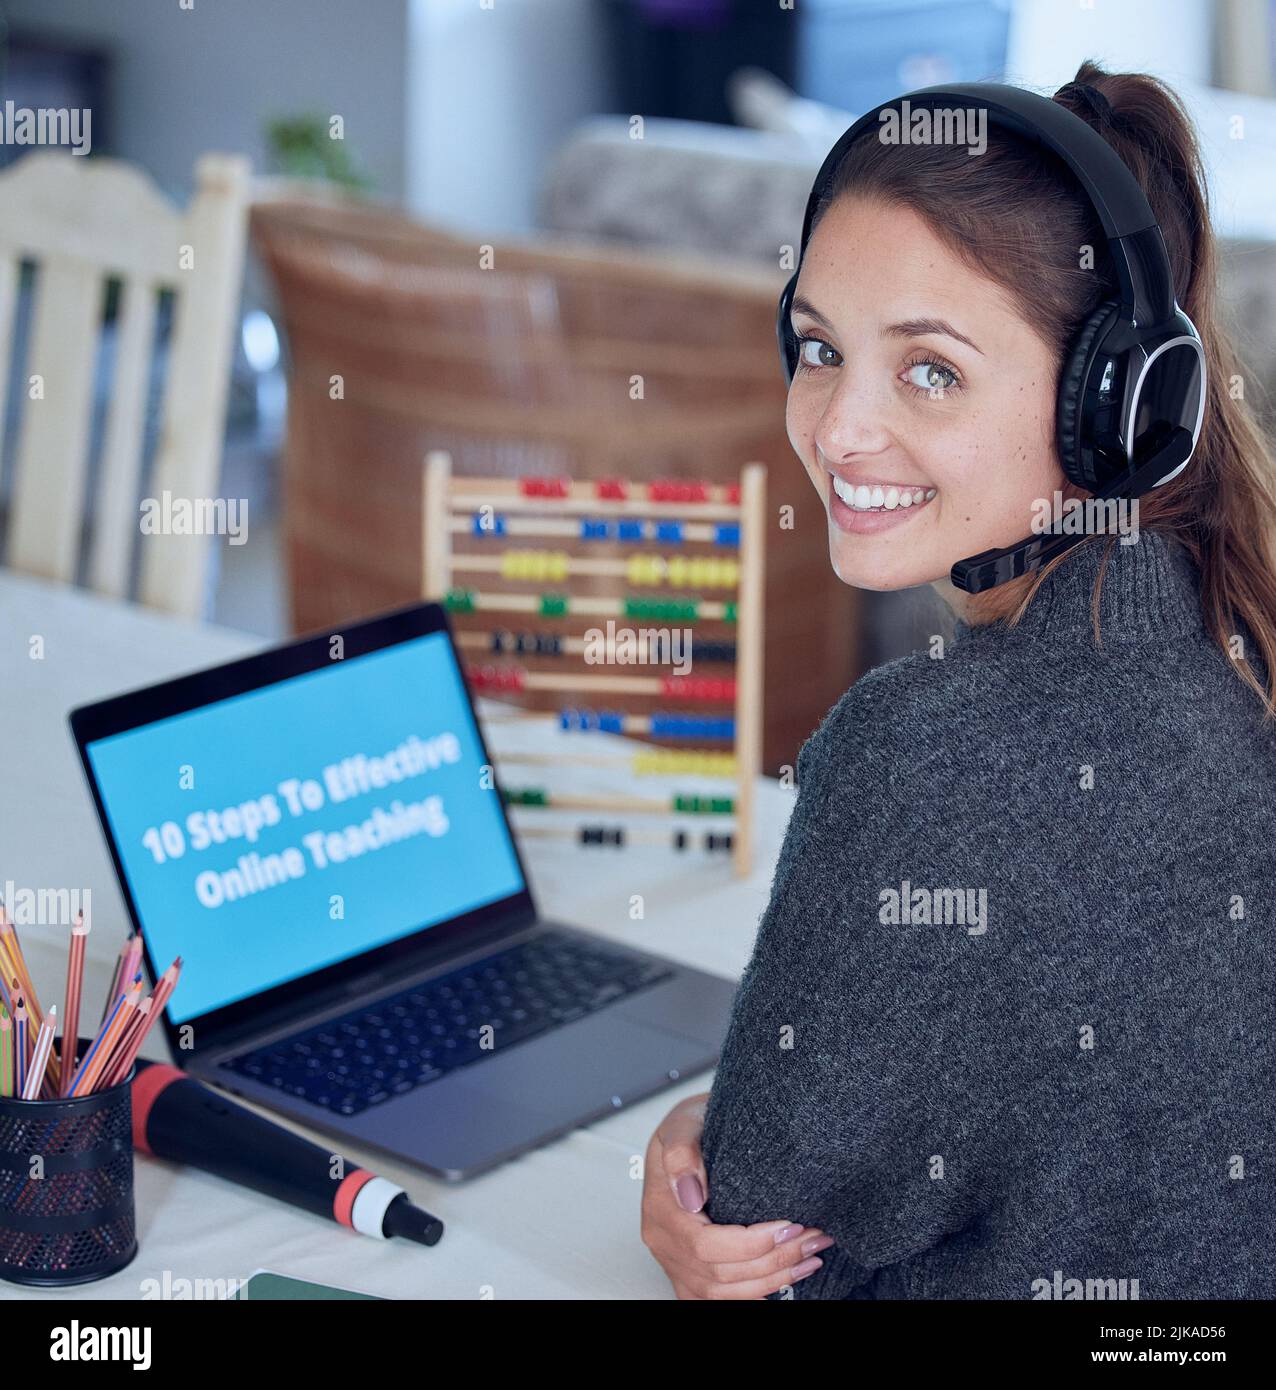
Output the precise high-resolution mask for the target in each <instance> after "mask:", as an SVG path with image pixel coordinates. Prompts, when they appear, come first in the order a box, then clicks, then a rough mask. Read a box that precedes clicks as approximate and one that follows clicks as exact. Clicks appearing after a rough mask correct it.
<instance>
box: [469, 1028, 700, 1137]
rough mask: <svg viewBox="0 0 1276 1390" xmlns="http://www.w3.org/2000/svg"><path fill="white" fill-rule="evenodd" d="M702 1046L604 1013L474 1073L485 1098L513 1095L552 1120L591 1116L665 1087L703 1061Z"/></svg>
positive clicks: (557, 1031)
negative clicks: (672, 1076)
mask: <svg viewBox="0 0 1276 1390" xmlns="http://www.w3.org/2000/svg"><path fill="white" fill-rule="evenodd" d="M704 1050H706V1049H704V1048H703V1047H702V1046H701V1045H700V1044H697V1043H693V1042H691V1041H689V1040H688V1039H687V1038H684V1037H679V1036H678V1035H676V1034H674V1033H667V1032H664V1031H663V1030H662V1029H659V1028H652V1027H650V1026H649V1025H647V1024H646V1023H640V1022H638V1021H637V1020H636V1019H632V1018H626V1017H624V1015H623V1014H621V1013H620V1012H619V1011H618V1010H616V1009H608V1010H605V1011H603V1012H602V1013H600V1014H596V1015H594V1016H593V1017H591V1018H584V1019H581V1020H579V1021H578V1022H576V1023H572V1024H569V1025H568V1026H567V1027H565V1028H558V1029H555V1030H554V1031H553V1032H552V1033H547V1034H545V1035H544V1036H543V1037H541V1038H538V1039H536V1040H535V1041H533V1042H531V1043H529V1044H527V1045H526V1046H523V1047H512V1048H510V1050H509V1051H508V1052H507V1053H506V1054H505V1055H504V1056H503V1057H502V1056H494V1057H492V1058H491V1059H490V1060H488V1061H486V1062H482V1063H480V1064H479V1065H478V1066H477V1067H475V1068H474V1069H473V1074H474V1084H475V1086H476V1087H478V1088H479V1089H480V1090H482V1091H484V1092H486V1093H488V1094H496V1095H501V1096H508V1095H514V1096H517V1097H518V1099H519V1100H520V1102H522V1103H524V1104H526V1105H529V1106H531V1107H533V1108H534V1109H537V1110H540V1111H543V1112H544V1113H545V1114H546V1115H548V1116H549V1117H550V1118H555V1117H557V1116H559V1115H564V1114H568V1115H569V1116H577V1117H580V1116H595V1115H600V1114H605V1113H606V1112H608V1111H610V1110H613V1109H615V1108H616V1105H615V1098H619V1100H620V1101H621V1102H623V1103H628V1102H629V1101H631V1100H635V1099H637V1098H639V1097H641V1096H645V1095H647V1094H649V1093H650V1092H651V1090H652V1089H653V1088H654V1087H656V1086H658V1085H660V1084H661V1083H662V1082H666V1081H668V1079H669V1073H670V1071H672V1070H681V1069H683V1068H685V1067H688V1066H690V1065H693V1064H694V1063H695V1062H699V1061H701V1058H700V1057H699V1056H698V1055H693V1054H699V1053H700V1052H701V1051H704Z"/></svg>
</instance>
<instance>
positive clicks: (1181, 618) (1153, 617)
mask: <svg viewBox="0 0 1276 1390" xmlns="http://www.w3.org/2000/svg"><path fill="white" fill-rule="evenodd" d="M1110 539H1111V538H1110V537H1107V536H1092V537H1090V538H1089V539H1087V540H1085V541H1082V542H1081V543H1080V544H1079V545H1077V546H1076V547H1075V548H1074V549H1073V550H1072V551H1070V552H1069V553H1068V555H1067V556H1066V558H1065V559H1064V560H1063V562H1062V563H1061V564H1060V565H1059V567H1058V569H1056V570H1055V571H1054V572H1053V573H1052V574H1050V575H1048V576H1047V577H1046V579H1044V580H1043V581H1042V583H1041V586H1040V587H1039V588H1038V590H1037V592H1036V594H1035V596H1034V597H1033V599H1032V602H1031V603H1030V604H1029V605H1028V609H1027V611H1026V612H1025V613H1024V615H1023V617H1022V618H1021V619H1020V620H1019V622H1018V624H1016V626H1015V627H1014V628H1013V629H1008V628H1007V627H1006V624H1005V623H1003V622H995V623H989V624H980V625H978V626H976V627H971V626H970V625H969V624H968V623H966V622H962V621H959V622H958V623H957V625H956V630H955V640H956V641H958V642H962V641H968V640H971V639H972V638H974V637H977V636H980V635H983V634H992V633H994V632H1001V633H1005V632H1007V631H1013V632H1015V633H1018V634H1021V635H1023V636H1025V637H1029V638H1032V639H1034V640H1038V641H1056V640H1064V639H1074V640H1075V639H1077V638H1083V639H1087V640H1089V641H1090V642H1091V643H1093V641H1094V586H1095V582H1096V581H1097V580H1098V578H1099V574H1100V572H1102V575H1103V586H1102V589H1101V591H1100V598H1099V633H1100V640H1101V641H1102V643H1103V645H1104V646H1108V645H1112V644H1116V643H1138V642H1146V641H1150V640H1156V639H1158V638H1160V639H1163V638H1165V637H1167V636H1171V635H1179V636H1186V635H1190V634H1192V633H1197V632H1199V631H1200V630H1201V628H1202V626H1203V620H1202V616H1201V600H1200V577H1199V574H1198V572H1197V569H1196V566H1195V564H1194V563H1193V561H1192V558H1191V556H1190V555H1189V554H1188V552H1187V550H1186V549H1185V548H1184V547H1183V545H1182V543H1181V542H1179V541H1178V540H1176V539H1175V538H1174V537H1173V536H1171V535H1168V534H1167V533H1165V532H1163V531H1140V532H1139V538H1138V540H1137V542H1135V543H1134V544H1133V545H1123V544H1121V542H1120V541H1118V542H1117V543H1116V544H1113V545H1111V546H1109V541H1110ZM1105 553H1106V554H1107V563H1106V566H1105V565H1104V563H1103V557H1104V554H1105Z"/></svg>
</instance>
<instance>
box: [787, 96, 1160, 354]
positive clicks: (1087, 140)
mask: <svg viewBox="0 0 1276 1390" xmlns="http://www.w3.org/2000/svg"><path fill="white" fill-rule="evenodd" d="M904 102H907V103H908V106H909V109H910V110H922V109H924V110H931V109H933V108H935V107H939V106H958V107H961V106H964V107H966V108H971V107H974V108H981V109H985V110H986V111H987V112H988V119H989V121H990V122H991V123H992V124H993V125H995V126H997V127H998V128H999V129H1002V130H1008V131H1011V132H1012V133H1014V134H1015V135H1018V136H1019V137H1021V138H1022V139H1024V140H1029V141H1031V142H1033V143H1034V144H1039V145H1044V146H1045V147H1046V148H1047V149H1049V150H1050V151H1051V152H1052V153H1053V154H1056V155H1057V156H1058V157H1059V158H1060V159H1061V160H1063V162H1064V163H1065V164H1066V165H1067V166H1068V168H1069V170H1071V172H1072V174H1073V175H1074V176H1075V178H1076V179H1077V181H1078V182H1079V183H1080V184H1081V187H1082V188H1083V189H1084V190H1085V193H1086V196H1087V198H1088V199H1089V201H1090V204H1091V206H1092V207H1093V208H1094V210H1095V212H1096V214H1097V215H1098V218H1099V221H1100V223H1101V224H1102V227H1103V231H1104V235H1105V236H1106V237H1107V239H1108V248H1109V251H1110V252H1111V255H1112V260H1113V264H1114V266H1115V268H1116V275H1117V282H1118V290H1119V293H1118V296H1117V297H1118V300H1119V302H1120V304H1121V307H1122V308H1123V309H1124V310H1126V316H1127V318H1129V319H1130V320H1131V321H1132V322H1133V323H1135V324H1137V325H1139V326H1140V327H1144V326H1150V325H1153V324H1159V323H1164V322H1165V321H1166V320H1168V319H1169V318H1170V317H1171V316H1172V315H1173V313H1174V307H1175V301H1174V277H1173V275H1172V274H1171V271H1170V258H1169V255H1168V254H1167V253H1166V250H1165V242H1164V239H1163V238H1162V236H1161V229H1160V227H1159V226H1158V225H1157V221H1156V216H1155V214H1154V213H1153V212H1152V208H1151V206H1150V205H1149V203H1148V200H1147V196H1146V195H1145V194H1144V192H1143V189H1142V188H1141V187H1140V186H1139V182H1138V180H1137V179H1136V178H1135V177H1134V175H1133V174H1132V173H1131V172H1130V170H1129V169H1128V168H1127V166H1126V164H1125V161H1124V160H1123V159H1122V158H1121V156H1120V155H1119V154H1117V152H1116V151H1115V150H1114V149H1113V148H1112V146H1111V145H1109V144H1108V142H1107V141H1106V140H1105V139H1104V138H1103V136H1101V135H1100V134H1099V133H1098V132H1097V131H1096V130H1094V129H1093V128H1092V127H1091V126H1089V125H1088V124H1087V123H1086V122H1085V121H1083V120H1082V119H1081V117H1080V116H1078V115H1076V114H1074V113H1073V112H1071V111H1069V110H1068V109H1067V107H1066V106H1062V105H1060V104H1059V102H1057V101H1052V100H1051V99H1050V98H1049V97H1043V96H1039V95H1038V94H1037V93H1036V92H1026V91H1023V90H1021V89H1020V88H1018V87H1009V86H1006V85H1005V84H1004V83H1000V82H965V83H954V84H952V85H950V86H941V87H923V88H921V89H920V90H919V91H916V92H908V93H906V94H905V95H904V96H899V97H893V98H892V99H891V100H890V101H884V102H882V104H881V105H880V106H875V107H874V108H873V109H872V110H871V111H868V112H865V114H864V115H862V116H861V117H860V118H859V120H857V121H856V122H855V124H854V125H853V126H851V128H850V129H849V130H848V131H846V133H845V134H844V135H843V136H842V137H841V139H839V140H838V142H837V144H835V145H834V146H833V148H832V149H831V150H830V151H829V153H828V154H827V155H826V156H825V159H824V162H823V164H821V165H820V171H819V173H818V174H817V175H816V176H815V183H814V184H813V185H812V187H811V195H810V197H809V198H808V199H807V204H806V216H805V217H804V218H803V221H802V245H801V250H800V253H799V257H798V265H799V268H800V267H801V259H802V257H803V256H804V255H805V254H806V245H807V242H808V241H809V240H810V236H811V223H812V221H813V220H814V217H815V213H816V210H817V209H818V207H819V205H820V201H821V200H822V198H823V197H824V194H825V193H826V191H827V189H828V185H829V184H830V183H831V182H832V180H833V176H834V174H835V173H836V172H837V168H838V166H839V165H840V164H841V162H842V159H843V158H844V156H845V155H846V153H847V151H848V150H849V149H850V147H851V145H853V144H854V143H855V141H856V140H857V139H858V138H859V137H860V136H861V135H863V134H864V132H865V131H866V130H869V129H872V128H879V127H880V124H881V123H880V119H879V117H880V115H881V113H882V112H883V111H886V110H889V109H890V108H891V107H898V106H900V105H901V104H902V103H904Z"/></svg>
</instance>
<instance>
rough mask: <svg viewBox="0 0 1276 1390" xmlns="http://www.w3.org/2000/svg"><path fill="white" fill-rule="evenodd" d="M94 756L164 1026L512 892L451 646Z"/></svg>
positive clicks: (517, 879)
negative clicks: (165, 972) (160, 992)
mask: <svg viewBox="0 0 1276 1390" xmlns="http://www.w3.org/2000/svg"><path fill="white" fill-rule="evenodd" d="M87 752H88V756H89V759H90V760H91V763H92V767H93V772H94V776H95V777H96V779H97V783H98V789H99V792H100V795H101V798H102V803H103V805H104V807H105V808H106V815H107V819H108V821H109V823H110V827H111V833H112V835H113V836H114V839H115V843H116V847H117V850H118V852H119V857H120V860H121V862H122V864H123V866H124V872H125V875H126V877H127V879H128V884H129V888H130V891H131V892H132V895H133V901H134V904H135V906H136V910H137V915H138V920H139V921H140V922H141V925H142V930H143V932H144V934H145V937H146V940H147V942H148V944H149V946H150V950H151V958H152V960H153V961H155V962H156V966H157V968H158V969H163V968H164V967H165V966H166V965H167V964H168V963H169V962H170V961H171V960H172V959H173V958H174V957H175V956H178V955H180V956H182V957H183V962H184V963H183V968H182V976H181V980H180V982H179V984H178V986H177V990H176V991H175V993H174V995H173V998H172V1001H171V1002H170V1005H169V1008H170V1017H171V1018H172V1020H173V1021H174V1022H175V1023H182V1022H184V1021H186V1020H189V1019H191V1018H195V1017H198V1016H199V1015H201V1014H205V1013H208V1012H210V1011H212V1010H214V1009H219V1008H221V1007H223V1006H224V1005H227V1004H232V1003H234V1002H235V1001H237V1000H241V999H245V998H248V997H250V996H252V995H255V994H257V993H259V992H260V991H262V990H266V989H270V988H271V987H272V986H275V985H279V984H283V983H284V982H286V981H288V980H295V979H297V978H299V977H301V976H303V975H308V974H310V973H311V972H312V971H315V970H319V969H322V968H323V967H324V966H328V965H333V964H335V963H336V962H338V961H342V960H346V959H348V958H350V957H352V956H357V955H360V954H361V953H363V952H365V951H368V950H371V949H372V948H374V947H377V946H381V945H384V944H386V943H387V942H390V941H393V940H396V939H398V938H400V937H403V936H407V935H410V934H411V933H413V932H416V931H419V930H421V928H423V927H430V926H434V925H436V924H437V923H439V922H444V921H448V920H450V919H452V918H454V917H457V916H459V915H461V914H462V913H465V912H468V911H471V910H473V909H475V908H479V907H483V906H485V905H487V904H489V903H493V902H497V901H499V900H501V899H503V898H507V897H510V896H511V895H513V894H516V893H520V892H521V891H522V890H523V888H524V887H525V883H524V879H523V875H522V872H521V870H520V868H519V863H518V857H517V854H516V853H515V850H514V846H513V844H512V843H511V840H510V837H509V832H508V831H507V829H506V823H505V818H504V815H503V813H502V810H501V806H500V804H499V800H498V793H497V792H495V791H494V790H492V789H491V778H490V777H484V776H483V755H482V745H481V743H480V741H479V737H478V731H477V730H476V728H475V726H474V721H473V716H472V715H471V712H470V705H469V701H468V699H467V697H466V693H465V689H464V686H463V684H462V678H461V674H460V672H459V671H458V670H457V667H456V662H455V660H454V658H453V656H452V650H451V646H450V644H449V642H448V638H447V634H446V633H442V632H436V633H431V634H429V635H428V636H425V637H418V638H414V639H412V640H410V641H406V642H403V643H400V644H398V645H396V646H392V647H387V648H385V649H383V650H381V651H376V652H370V653H367V654H365V655H362V656H357V657H352V658H350V659H349V660H345V661H334V662H333V663H332V665H331V666H327V667H325V668H324V669H323V670H320V671H312V672H309V673H307V674H305V675H301V676H294V677H291V678H290V679H287V680H283V681H280V682H278V683H277V684H274V685H269V686H266V687H264V688H263V689H260V690H254V691H249V692H247V693H246V694H241V695H235V696H232V697H230V698H227V699H225V700H221V701H219V702H217V703H215V704H210V705H205V706H202V707H201V708H199V709H196V710H191V711H189V712H187V713H185V714H179V715H175V716H173V717H172V718H169V719H162V720H157V721H156V722H154V723H151V724H146V725H144V726H142V727H141V728H137V729H132V730H130V731H128V732H126V733H121V734H115V735H112V736H111V737H109V738H103V739H98V740H96V741H95V742H93V743H90V744H89V745H88V748H87Z"/></svg>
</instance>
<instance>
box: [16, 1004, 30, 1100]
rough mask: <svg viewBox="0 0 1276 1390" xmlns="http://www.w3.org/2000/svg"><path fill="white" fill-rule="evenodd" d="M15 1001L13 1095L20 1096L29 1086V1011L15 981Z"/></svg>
mask: <svg viewBox="0 0 1276 1390" xmlns="http://www.w3.org/2000/svg"><path fill="white" fill-rule="evenodd" d="M14 986H15V988H14V1000H13V1094H14V1095H15V1096H20V1095H21V1094H22V1092H23V1089H24V1087H25V1086H26V1084H27V1010H26V1005H25V1004H23V1002H22V995H21V993H19V992H18V990H17V987H16V986H17V981H16V980H15V981H14Z"/></svg>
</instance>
